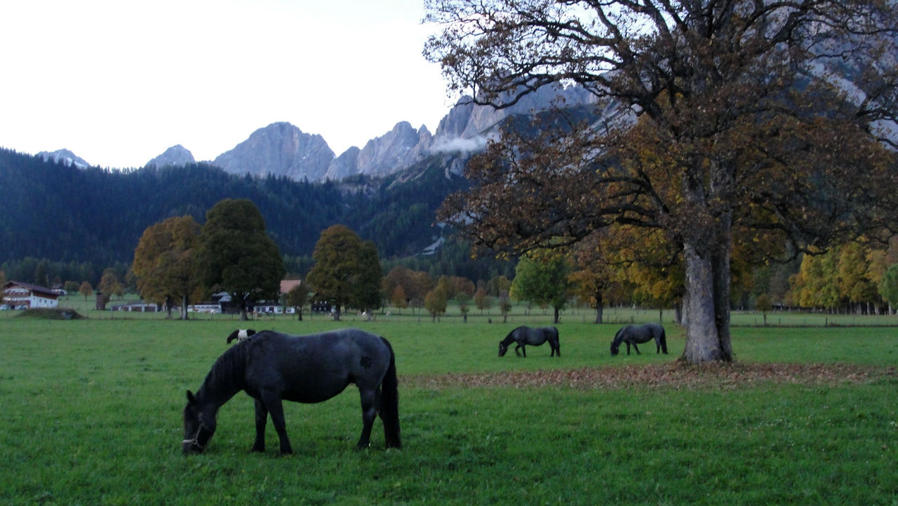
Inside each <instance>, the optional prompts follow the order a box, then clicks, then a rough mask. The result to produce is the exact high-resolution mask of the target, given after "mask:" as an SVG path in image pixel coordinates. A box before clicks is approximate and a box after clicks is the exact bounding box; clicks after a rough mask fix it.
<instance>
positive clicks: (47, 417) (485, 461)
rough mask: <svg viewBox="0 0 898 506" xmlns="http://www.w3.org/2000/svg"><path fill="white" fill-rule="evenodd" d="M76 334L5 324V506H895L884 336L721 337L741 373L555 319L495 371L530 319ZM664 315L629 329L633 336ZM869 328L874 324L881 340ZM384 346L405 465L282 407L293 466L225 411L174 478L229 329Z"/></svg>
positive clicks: (327, 414) (148, 325)
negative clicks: (190, 411)
mask: <svg viewBox="0 0 898 506" xmlns="http://www.w3.org/2000/svg"><path fill="white" fill-rule="evenodd" d="M87 313H88V316H90V318H88V319H84V320H76V321H50V320H42V319H31V318H22V317H18V316H16V315H15V314H13V313H12V312H7V313H4V314H2V315H0V406H2V409H0V426H2V427H3V430H2V431H0V502H2V503H4V504H35V503H43V504H163V503H164V504H247V503H253V502H255V503H259V504H363V503H365V504H370V503H372V502H374V503H387V504H432V503H437V502H438V503H441V504H558V503H572V504H603V503H605V504H607V503H636V504H683V503H700V504H701V503H706V504H721V503H726V504H769V503H799V504H846V503H851V504H895V503H896V501H898V468H896V466H895V462H896V460H898V402H896V401H898V388H896V387H898V373H896V370H895V367H894V366H895V364H896V361H898V329H895V328H892V327H888V326H884V325H880V326H869V327H856V328H854V327H853V328H848V327H825V328H824V327H800V326H797V327H767V328H762V327H753V326H748V327H734V329H733V334H734V348H735V351H736V355H737V357H738V360H739V361H738V363H737V364H735V365H734V366H729V367H702V368H688V367H683V366H679V365H677V364H676V363H675V360H676V357H677V356H678V355H679V353H681V352H682V349H683V335H682V332H681V331H680V330H679V329H677V328H676V327H675V326H673V325H671V324H666V327H667V328H668V331H669V346H670V349H671V354H670V355H657V354H655V353H654V346H653V345H649V344H646V345H645V346H643V347H641V350H642V352H643V353H642V354H641V355H635V354H634V355H630V356H627V355H622V356H617V357H611V356H610V354H609V352H608V346H609V343H610V341H611V338H612V336H613V334H614V332H615V331H616V330H617V328H618V327H619V325H618V324H605V325H594V324H591V323H588V321H586V322H584V321H581V319H580V318H577V317H575V316H573V315H572V314H568V315H567V317H566V318H565V319H564V320H563V322H562V323H561V324H559V326H558V327H559V331H560V335H561V352H562V356H561V358H560V359H558V358H550V357H549V349H548V347H547V346H542V347H536V348H528V357H527V358H526V359H523V358H518V357H515V356H513V355H507V356H505V357H503V358H499V357H497V344H498V341H499V340H500V339H501V338H502V337H504V335H505V333H507V332H508V331H509V330H511V329H512V328H513V327H514V326H516V325H518V324H520V323H521V322H522V321H526V322H528V323H530V324H538V323H542V324H545V323H546V321H548V320H547V319H545V320H543V321H541V322H539V321H538V320H540V319H541V318H545V317H543V316H542V315H539V314H532V315H530V316H529V317H524V316H521V315H517V316H513V317H512V319H511V321H510V322H508V323H499V321H501V317H497V316H496V315H493V316H492V318H493V323H488V321H489V320H488V319H487V318H486V317H484V318H475V317H473V313H472V317H471V318H470V319H469V322H468V323H462V321H461V319H460V318H444V319H442V320H441V321H440V322H438V323H434V322H432V321H431V320H430V318H426V317H417V316H414V315H411V314H393V315H391V316H390V317H386V316H383V315H382V316H381V317H379V318H378V319H377V320H376V321H373V322H363V321H358V320H355V319H353V318H347V321H344V322H331V321H328V320H326V319H324V318H323V317H312V318H311V319H309V318H306V320H305V321H302V322H299V321H296V320H295V319H292V318H291V319H288V318H286V317H282V318H278V319H266V320H264V321H254V322H250V323H249V324H248V325H247V324H242V325H241V322H239V321H236V320H233V319H230V318H225V317H218V318H210V319H200V320H193V321H188V322H180V321H166V320H164V319H162V318H161V317H160V315H152V316H151V315H133V316H134V317H131V318H128V317H127V316H128V315H115V316H117V317H116V319H103V318H100V316H110V315H109V314H108V313H102V314H94V312H90V311H87ZM648 315H654V317H656V318H657V312H654V313H651V312H649V313H645V314H631V315H629V316H623V315H622V317H621V320H628V319H638V318H640V317H646V316H648ZM881 323H882V322H881ZM240 326H250V327H252V328H255V329H257V330H261V329H263V328H273V329H276V330H280V331H284V332H289V333H309V332H314V331H320V330H324V329H330V328H336V327H341V326H356V327H361V328H364V329H367V330H370V331H372V332H375V333H378V334H381V335H383V336H385V337H387V338H388V339H389V340H390V341H391V343H392V344H393V347H394V349H395V351H396V356H397V359H396V360H397V368H398V371H399V376H400V419H401V423H402V437H403V449H402V450H398V451H397V450H389V451H385V450H384V449H383V433H382V430H381V428H380V422H379V421H378V422H376V425H375V431H374V433H373V438H372V439H373V442H372V447H371V448H369V449H367V450H363V451H356V450H354V444H355V441H356V439H357V438H358V435H359V431H360V429H361V415H360V410H359V400H358V394H357V393H356V391H355V390H354V389H353V388H352V387H350V388H349V389H347V391H346V392H344V393H343V394H341V395H340V396H338V397H337V398H335V399H332V400H330V401H328V402H325V403H322V404H316V405H299V404H293V403H286V404H285V409H286V421H287V430H288V432H289V434H290V437H291V440H292V443H293V447H294V450H295V452H296V453H295V454H294V455H291V456H287V457H280V456H278V455H277V453H276V449H277V436H276V435H275V433H274V430H273V427H271V424H270V423H269V428H268V433H267V446H268V452H267V453H265V454H252V453H250V452H249V448H250V446H251V444H252V438H253V432H254V428H253V427H254V425H253V407H252V400H251V399H250V398H249V397H248V396H246V395H244V394H238V395H237V396H236V397H235V398H234V399H232V400H231V401H230V402H229V403H228V404H226V405H224V406H223V407H222V409H221V411H220V412H219V417H218V431H217V432H216V434H215V437H214V438H213V439H212V441H211V443H210V445H209V447H208V449H207V451H206V453H204V454H202V455H199V456H191V457H185V456H183V455H182V454H181V450H180V441H181V439H182V436H183V434H182V433H183V429H182V422H181V411H182V410H183V407H184V403H185V391H186V390H187V389H191V390H195V389H196V388H198V387H199V385H200V383H201V382H202V380H203V378H204V377H205V375H206V373H207V372H208V370H209V368H210V367H211V365H212V363H213V362H214V360H215V359H216V358H217V357H218V356H219V355H220V354H221V353H222V352H223V351H224V350H225V349H226V346H227V345H226V344H225V337H226V336H227V335H228V333H230V332H231V331H232V330H233V329H234V328H237V327H240Z"/></svg>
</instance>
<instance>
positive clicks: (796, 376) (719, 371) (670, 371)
mask: <svg viewBox="0 0 898 506" xmlns="http://www.w3.org/2000/svg"><path fill="white" fill-rule="evenodd" d="M887 378H891V379H898V370H896V368H894V367H874V366H859V365H850V364H743V363H735V364H710V365H701V366H693V365H686V364H681V363H678V362H675V363H671V364H659V365H643V366H623V367H603V368H592V367H585V368H580V369H558V370H548V371H507V372H493V373H474V374H443V375H435V376H423V375H422V376H410V377H405V378H403V380H404V381H407V382H408V383H410V384H411V385H414V386H417V387H421V388H447V387H459V386H462V387H513V388H536V387H545V386H560V387H569V388H577V389H586V390H589V389H608V390H620V389H628V388H664V389H673V390H680V389H697V388H722V389H732V388H739V387H750V386H753V385H758V384H762V383H791V384H800V385H838V384H846V383H847V384H858V383H870V382H873V381H877V380H882V379H887Z"/></svg>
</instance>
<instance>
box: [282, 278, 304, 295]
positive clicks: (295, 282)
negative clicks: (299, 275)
mask: <svg viewBox="0 0 898 506" xmlns="http://www.w3.org/2000/svg"><path fill="white" fill-rule="evenodd" d="M301 284H302V280H301V279H282V280H281V293H290V290H293V289H294V288H296V287H297V286H299V285H301Z"/></svg>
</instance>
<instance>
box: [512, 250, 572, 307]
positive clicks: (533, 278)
mask: <svg viewBox="0 0 898 506" xmlns="http://www.w3.org/2000/svg"><path fill="white" fill-rule="evenodd" d="M570 272H571V268H570V265H569V264H568V261H567V260H566V259H565V258H564V257H561V256H559V255H555V256H548V257H546V256H536V255H526V256H524V257H522V258H521V260H520V261H519V262H518V266H517V269H516V270H515V276H514V281H513V282H512V284H511V293H512V295H513V296H514V297H515V298H517V299H520V300H527V301H530V302H533V303H534V304H537V305H540V306H552V309H553V313H554V318H553V320H554V322H555V323H558V320H559V312H560V311H561V310H562V309H563V308H564V306H565V304H566V303H567V299H568V295H569V294H568V288H569V285H570V283H569V281H568V275H569V274H570Z"/></svg>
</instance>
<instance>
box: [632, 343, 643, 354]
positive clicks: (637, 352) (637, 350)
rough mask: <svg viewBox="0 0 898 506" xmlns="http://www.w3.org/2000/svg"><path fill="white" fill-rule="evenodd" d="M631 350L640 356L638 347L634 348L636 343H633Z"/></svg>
mask: <svg viewBox="0 0 898 506" xmlns="http://www.w3.org/2000/svg"><path fill="white" fill-rule="evenodd" d="M633 349H634V350H636V354H637V355H642V353H639V346H636V343H633Z"/></svg>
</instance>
